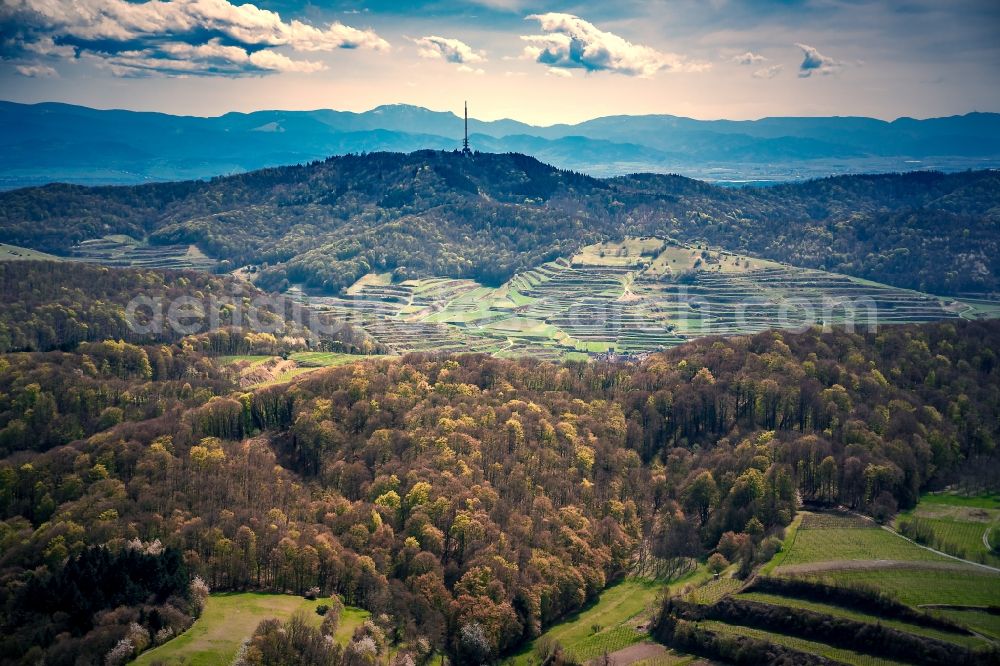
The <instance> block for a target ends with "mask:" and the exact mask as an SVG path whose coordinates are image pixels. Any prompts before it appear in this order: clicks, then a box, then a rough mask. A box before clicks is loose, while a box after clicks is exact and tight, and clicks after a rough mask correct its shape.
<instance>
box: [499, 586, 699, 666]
mask: <svg viewBox="0 0 1000 666" xmlns="http://www.w3.org/2000/svg"><path fill="white" fill-rule="evenodd" d="M706 576H707V574H706V573H705V571H704V569H699V570H697V571H695V572H693V573H691V574H689V575H688V576H686V577H684V578H682V579H681V580H679V581H676V582H674V583H671V584H670V588H671V589H676V588H679V587H681V586H683V585H685V584H690V583H693V582H698V581H701V580H704V579H705V577H706ZM666 587H667V586H666V585H665V584H664V583H662V582H659V581H653V580H648V579H638V578H629V579H626V580H624V581H622V582H621V583H617V584H615V585H612V586H610V587H608V588H607V589H605V590H604V591H603V592H601V594H600V597H599V598H598V599H597V601H596V602H595V603H593V604H592V605H590V606H589V607H587V608H586V609H584V610H582V611H580V612H579V613H577V614H575V615H573V616H572V617H570V618H567V619H566V620H565V621H563V622H560V623H559V624H557V625H555V626H553V627H551V628H549V629H548V630H547V631H546V632H545V633H544V634H542V636H541V637H539V638H538V639H536V640H535V641H533V642H531V643H529V644H528V645H527V646H526V647H525V648H524V649H523V650H522V651H521V652H519V653H518V654H517V655H515V656H513V657H511V658H510V659H508V660H507V662H506V663H507V664H508V666H528V665H530V664H537V663H538V657H537V655H536V653H535V646H536V645H537V644H538V642H539V641H540V640H542V639H548V640H555V641H558V642H559V644H560V645H562V647H563V649H564V650H565V651H566V652H567V653H568V654H571V655H572V656H573V657H574V658H575V659H576V660H578V661H580V662H581V663H582V662H585V661H587V660H589V659H593V658H595V657H599V656H601V655H602V654H604V652H605V651H606V652H608V653H609V654H610V653H612V652H615V651H616V650H621V649H622V648H625V647H628V646H630V645H634V644H636V643H639V642H641V641H643V640H649V634H648V632H647V631H646V629H645V624H646V622H647V621H648V620H649V618H650V617H651V616H652V613H653V612H654V611H655V609H656V607H657V603H658V600H659V598H660V595H661V593H662V592H663V591H664V590H665V589H666ZM595 626H596V628H597V631H594V629H595ZM671 663H675V662H671Z"/></svg>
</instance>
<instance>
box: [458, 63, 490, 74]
mask: <svg viewBox="0 0 1000 666" xmlns="http://www.w3.org/2000/svg"><path fill="white" fill-rule="evenodd" d="M458 71H460V72H465V73H467V74H475V75H477V76H482V75H483V74H485V73H486V70H485V69H481V68H479V67H469V66H468V65H459V66H458Z"/></svg>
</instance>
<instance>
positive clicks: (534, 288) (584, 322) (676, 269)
mask: <svg viewBox="0 0 1000 666" xmlns="http://www.w3.org/2000/svg"><path fill="white" fill-rule="evenodd" d="M390 278H391V276H390V275H388V274H386V273H371V274H368V275H365V276H363V277H362V278H361V279H359V280H358V281H357V282H356V283H355V284H353V285H352V286H351V287H350V288H349V289H347V292H346V293H345V294H344V296H343V297H323V296H313V297H309V298H308V301H309V304H310V306H311V307H315V308H320V309H324V310H326V311H328V312H330V313H331V314H334V315H337V316H342V317H345V318H350V320H351V321H354V322H357V323H358V324H359V325H360V326H361V327H362V328H364V329H365V330H366V331H368V332H369V333H370V334H371V335H372V336H373V337H374V338H375V339H376V340H378V341H379V342H381V343H383V344H385V345H387V346H388V347H389V348H390V349H391V350H393V352H394V353H406V352H411V351H434V352H437V351H441V352H483V353H489V354H496V355H498V356H522V355H530V356H534V357H537V358H541V359H557V358H567V357H570V356H573V357H577V358H580V357H586V355H588V354H594V353H598V352H605V351H615V352H618V353H642V352H649V351H655V350H659V349H664V348H669V347H673V346H676V345H679V344H682V343H684V342H686V341H688V340H690V339H694V338H698V337H702V336H705V335H735V334H746V333H756V332H759V331H763V330H766V329H769V328H774V327H776V326H777V327H781V326H782V325H784V326H786V327H798V326H801V325H802V324H803V323H809V322H811V323H821V324H829V325H836V324H843V323H845V322H847V321H856V322H857V323H858V325H862V324H865V323H867V322H869V321H872V322H875V321H877V322H878V323H903V322H920V321H932V320H937V319H948V318H958V317H960V316H978V315H973V314H970V313H972V312H973V309H972V307H971V306H970V305H968V304H964V303H960V302H957V301H950V300H942V299H940V298H938V297H936V296H931V295H927V294H922V293H919V292H915V291H911V290H906V289H898V288H895V287H889V286H887V285H882V284H878V283H874V282H870V281H865V280H858V279H855V278H850V277H847V276H843V275H836V274H832V273H825V272H823V271H817V270H810V269H802V268H796V267H793V266H787V265H783V264H778V263H775V262H772V261H764V260H761V259H756V258H753V257H747V256H742V255H737V254H733V253H730V252H726V251H724V250H720V249H717V248H708V247H704V246H698V245H682V244H677V243H672V242H668V241H665V240H663V239H659V238H628V239H625V240H624V241H617V242H604V243H598V244H595V245H590V246H587V247H584V248H582V249H581V250H580V251H578V252H577V253H576V254H574V255H573V256H571V257H562V258H558V259H556V260H554V261H549V262H547V263H544V264H542V265H540V266H535V267H534V268H531V269H529V270H525V271H522V272H520V273H518V274H516V275H515V276H514V277H512V278H511V279H510V280H509V281H508V282H507V283H505V284H503V285H501V286H499V287H497V288H490V287H486V286H484V285H481V284H479V283H477V282H474V281H472V280H466V279H450V278H440V277H435V278H425V279H415V280H405V281H402V282H398V283H393V282H392V280H391V279H390ZM289 294H290V295H292V296H293V297H299V298H303V299H305V298H306V297H305V296H304V295H303V294H302V292H301V290H300V289H298V288H292V289H291V290H289ZM838 299H839V301H845V302H851V303H854V302H857V303H861V304H863V306H859V307H858V309H857V311H853V310H850V308H849V307H848V308H846V309H845V306H844V305H843V304H841V305H837V306H835V307H834V306H831V305H830V303H831V302H834V301H838ZM782 322H784V323H782Z"/></svg>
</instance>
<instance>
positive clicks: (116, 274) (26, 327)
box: [0, 261, 375, 354]
mask: <svg viewBox="0 0 1000 666" xmlns="http://www.w3.org/2000/svg"><path fill="white" fill-rule="evenodd" d="M264 296H265V294H263V292H261V291H260V290H259V289H256V288H255V287H253V286H252V285H250V284H247V283H246V282H243V281H239V280H236V279H235V278H233V277H232V276H213V275H210V274H208V273H204V272H201V271H194V270H185V271H162V270H151V269H121V268H109V267H107V266H97V265H91V264H84V263H77V262H55V261H19V262H16V263H15V262H0V300H2V301H3V304H4V307H3V309H2V310H0V353H3V352H12V351H50V350H54V349H62V350H67V351H68V350H72V349H74V348H75V347H76V346H77V345H78V344H79V343H81V342H103V341H105V340H118V341H124V342H130V343H140V344H141V343H147V344H148V343H156V342H166V343H170V342H177V341H179V340H180V339H181V338H183V337H186V336H190V335H192V334H193V333H198V334H200V336H198V337H194V338H191V340H195V341H197V345H198V346H202V347H205V346H208V347H211V349H212V351H213V352H215V353H217V354H244V353H250V352H260V353H276V352H277V350H279V349H280V348H290V347H292V348H294V347H301V348H305V347H306V346H307V345H310V344H311V345H313V346H317V347H325V348H329V349H336V350H338V351H341V350H343V351H351V352H354V351H362V350H367V351H369V352H371V351H372V350H374V349H375V343H374V341H372V340H371V339H370V338H369V337H368V335H367V334H366V333H364V331H361V330H359V329H356V328H352V327H351V326H350V325H348V324H347V323H343V322H338V323H337V325H336V326H324V325H323V324H326V323H328V322H326V321H325V320H324V319H322V317H323V315H319V314H316V315H315V319H311V318H310V317H309V313H308V311H306V313H305V314H304V315H301V316H300V317H299V320H298V321H296V319H295V316H294V315H295V313H294V312H292V311H291V308H290V307H288V306H289V304H288V303H282V304H283V305H285V306H286V307H284V308H275V307H271V306H269V304H267V303H264V302H261V301H258V300H257V299H259V298H261V297H264ZM133 299H137V301H136V303H137V305H136V306H135V307H134V308H130V307H129V306H130V302H131V301H132V300H133ZM185 301H191V302H192V305H193V307H190V308H189V307H187V306H185V307H184V308H176V309H175V310H173V311H172V310H171V305H173V304H174V303H178V304H184V303H185ZM171 312H176V317H174V319H175V320H176V321H178V322H180V323H181V324H183V325H185V327H189V328H190V329H191V330H188V331H185V330H184V328H181V327H175V326H171V325H170V320H169V317H170V316H171ZM187 315H190V316H187ZM251 316H253V317H256V320H257V321H259V322H260V324H261V327H260V328H261V329H264V328H267V329H269V330H268V331H264V330H261V331H256V335H255V334H254V332H252V331H251V332H249V334H240V335H237V336H233V337H232V339H230V338H229V336H228V334H226V333H225V331H226V330H227V329H232V328H233V327H234V326H235V325H240V324H245V323H247V322H250V321H252V320H251V319H250V318H251ZM239 317H242V319H239ZM130 319H131V320H130ZM312 321H316V322H317V323H319V324H320V325H319V326H315V328H316V331H312V330H309V328H308V326H309V324H310V323H311V322H312ZM220 331H222V333H220ZM328 331H329V332H328ZM279 339H280V341H279Z"/></svg>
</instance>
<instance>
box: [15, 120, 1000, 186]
mask: <svg viewBox="0 0 1000 666" xmlns="http://www.w3.org/2000/svg"><path fill="white" fill-rule="evenodd" d="M469 131H470V142H471V144H472V145H473V147H474V148H475V149H477V150H480V151H485V152H518V153H524V154H529V155H532V156H534V157H537V158H538V159H540V160H543V161H545V162H548V163H550V164H553V165H556V166H559V167H561V168H566V169H573V170H576V171H581V172H584V173H588V174H591V175H597V176H609V175H619V174H624V173H634V172H641V171H650V172H673V173H679V174H683V175H687V176H690V177H695V178H700V179H703V180H708V181H713V182H719V183H722V184H728V183H740V182H766V181H786V180H801V179H804V178H809V177H816V176H825V175H832V174H839V173H848V172H853V173H856V172H884V171H912V170H918V169H938V170H943V171H959V170H965V169H970V168H973V169H981V168H996V167H1000V114H997V113H970V114H967V115H964V116H953V117H948V118H933V119H928V120H914V119H912V118H900V119H898V120H895V121H892V122H886V121H882V120H876V119H872V118H846V117H844V118H842V117H832V118H764V119H761V120H753V121H733V120H711V121H706V120H694V119H691V118H681V117H677V116H669V115H650V116H609V117H605V118H596V119H594V120H588V121H586V122H582V123H579V124H576V125H552V126H549V127H537V126H533V125H528V124H525V123H521V122H518V121H515V120H496V121H490V122H485V121H480V120H476V119H470V120H469ZM461 135H462V120H461V118H459V117H458V116H456V115H454V114H452V113H448V112H439V111H430V110H428V109H424V108H421V107H415V106H407V105H398V104H397V105H388V106H380V107H377V108H375V109H372V110H371V111H366V112H364V113H354V112H350V111H331V110H317V111H257V112H253V113H227V114H225V115H223V116H218V117H213V118H202V117H193V116H172V115H167V114H162V113H148V112H136V111H120V110H97V109H91V108H87V107H82V106H72V105H68V104H59V103H43V104H33V105H26V104H17V103H13V102H0V154H2V157H0V188H4V189H10V188H14V187H21V186H26V185H35V184H42V183H47V182H54V181H63V182H74V183H82V184H111V183H114V184H131V183H140V182H147V181H166V180H178V179H187V178H208V177H212V176H217V175H224V174H232V173H237V172H244V171H250V170H253V169H259V168H262V167H268V166H277V165H285V164H296V163H302V162H309V161H312V160H316V159H321V158H325V157H328V156H330V155H337V154H346V153H361V152H372V151H399V152H410V151H414V150H418V149H424V148H429V149H435V150H450V149H454V148H457V147H458V146H459V145H460V142H461Z"/></svg>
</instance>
